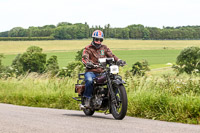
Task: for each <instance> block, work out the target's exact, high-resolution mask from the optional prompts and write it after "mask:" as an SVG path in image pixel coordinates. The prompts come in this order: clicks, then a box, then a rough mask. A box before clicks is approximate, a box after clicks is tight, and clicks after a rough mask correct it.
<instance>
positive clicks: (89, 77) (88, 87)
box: [83, 72, 99, 98]
mask: <svg viewBox="0 0 200 133" xmlns="http://www.w3.org/2000/svg"><path fill="white" fill-rule="evenodd" d="M98 75H99V74H97V73H93V72H86V73H85V91H84V93H83V96H85V97H87V98H91V97H92V92H93V79H94V78H95V77H97V76H98Z"/></svg>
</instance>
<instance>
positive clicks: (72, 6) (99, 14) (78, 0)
mask: <svg viewBox="0 0 200 133" xmlns="http://www.w3.org/2000/svg"><path fill="white" fill-rule="evenodd" d="M59 22H69V23H73V24H74V23H85V22H87V23H88V24H89V26H90V27H92V26H95V25H100V26H102V27H103V26H105V25H106V24H110V25H111V27H113V28H114V27H121V28H123V27H126V26H128V25H132V24H142V25H144V26H149V27H158V28H162V27H163V26H165V27H166V26H172V27H176V26H187V25H200V0H0V32H2V31H8V30H10V29H12V28H14V27H22V28H28V27H29V26H36V27H37V26H44V25H50V24H53V25H57V24H58V23H59Z"/></svg>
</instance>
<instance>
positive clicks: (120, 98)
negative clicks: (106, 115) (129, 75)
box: [111, 85, 128, 120]
mask: <svg viewBox="0 0 200 133" xmlns="http://www.w3.org/2000/svg"><path fill="white" fill-rule="evenodd" d="M113 90H114V92H115V97H116V100H117V104H114V103H111V113H112V115H113V117H114V118H115V119H117V120H122V119H123V118H124V117H125V116H126V112H127V106H128V100H127V94H126V90H125V88H124V86H123V85H115V86H113ZM116 92H117V93H116Z"/></svg>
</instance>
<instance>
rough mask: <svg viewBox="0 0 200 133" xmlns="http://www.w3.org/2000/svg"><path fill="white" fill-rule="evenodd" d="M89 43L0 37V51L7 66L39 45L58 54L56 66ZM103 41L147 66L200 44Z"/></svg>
mask: <svg viewBox="0 0 200 133" xmlns="http://www.w3.org/2000/svg"><path fill="white" fill-rule="evenodd" d="M89 43H90V40H60V41H1V42H0V53H2V54H4V56H5V58H4V59H3V64H4V65H6V66H8V65H10V64H11V62H12V60H13V59H14V58H15V56H16V55H17V54H19V53H23V52H25V51H26V49H27V48H28V47H30V46H33V45H34V46H39V47H41V48H43V52H44V53H46V54H47V58H49V57H50V56H51V55H56V56H58V62H59V66H60V67H64V66H66V65H67V63H68V62H70V61H74V58H75V55H76V52H77V51H78V50H81V49H82V48H84V47H85V46H87V45H88V44H89ZM104 43H105V44H106V45H107V46H108V47H109V48H110V49H111V50H112V51H113V53H114V54H115V55H116V56H118V57H119V58H121V59H123V60H126V61H127V63H128V66H129V67H131V66H132V64H133V63H135V62H136V61H140V60H143V59H146V60H147V61H148V62H149V64H150V68H152V69H153V68H160V67H167V65H166V64H167V63H175V61H176V57H177V55H178V54H179V53H180V51H181V50H182V49H184V48H186V47H189V46H200V41H199V40H195V41H194V40H191V41H188V40H185V41H183V40H181V41H180V40H178V41H166V40H164V41H163V40H158V41H155V40H105V41H104Z"/></svg>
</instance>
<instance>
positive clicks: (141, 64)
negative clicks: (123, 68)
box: [131, 60, 150, 76]
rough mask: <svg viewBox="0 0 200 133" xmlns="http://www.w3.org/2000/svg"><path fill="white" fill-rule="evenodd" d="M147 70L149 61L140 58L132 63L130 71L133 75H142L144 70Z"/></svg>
mask: <svg viewBox="0 0 200 133" xmlns="http://www.w3.org/2000/svg"><path fill="white" fill-rule="evenodd" d="M149 70H150V69H149V63H148V62H147V61H146V60H142V61H138V62H136V63H135V64H133V66H132V69H131V72H132V74H133V76H135V75H137V76H144V75H145V72H146V71H149Z"/></svg>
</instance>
